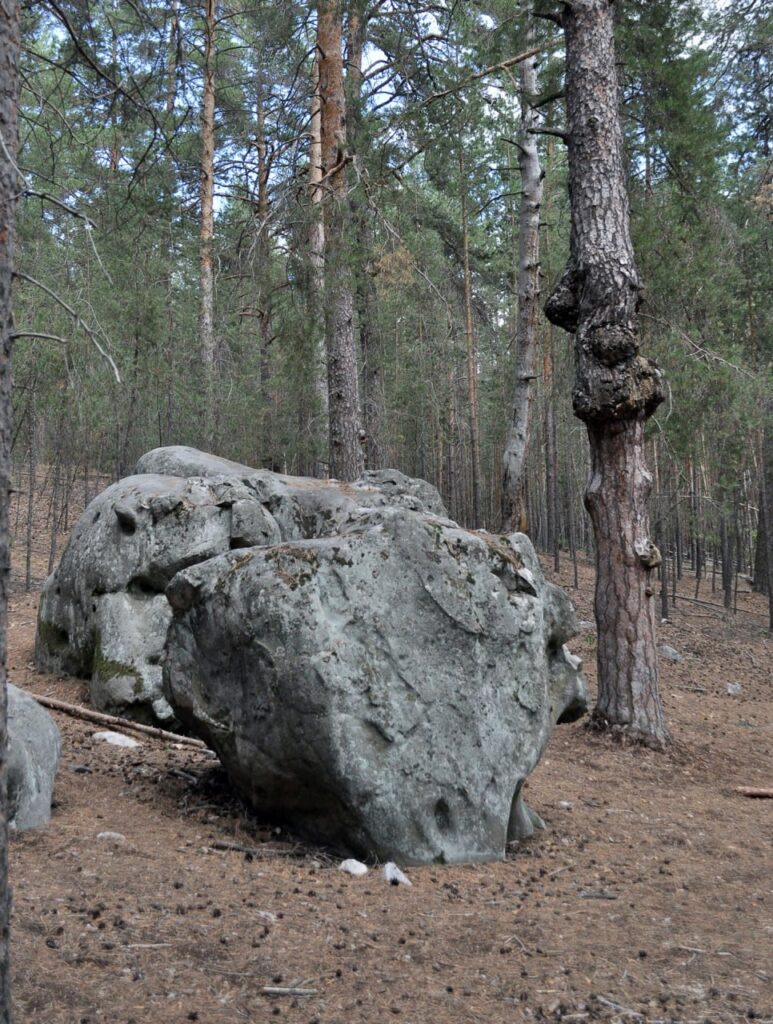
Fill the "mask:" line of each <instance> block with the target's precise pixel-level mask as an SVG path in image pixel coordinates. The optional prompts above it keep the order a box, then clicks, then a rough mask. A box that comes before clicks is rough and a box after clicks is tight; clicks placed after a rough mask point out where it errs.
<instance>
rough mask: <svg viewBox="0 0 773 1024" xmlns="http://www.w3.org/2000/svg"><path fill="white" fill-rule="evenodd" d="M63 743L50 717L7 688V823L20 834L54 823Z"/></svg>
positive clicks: (34, 704) (21, 693)
mask: <svg viewBox="0 0 773 1024" xmlns="http://www.w3.org/2000/svg"><path fill="white" fill-rule="evenodd" d="M61 746H62V741H61V738H60V736H59V730H58V729H57V727H56V725H54V720H53V719H52V718H51V715H49V713H48V712H47V711H46V709H45V708H42V707H41V706H40V704H38V702H37V701H36V700H33V698H32V697H30V696H29V695H28V694H26V693H24V692H23V691H22V690H19V689H18V688H17V687H16V686H14V685H13V684H12V683H9V684H8V754H7V757H8V823H9V825H10V827H11V828H14V829H19V830H20V831H23V830H26V829H31V828H40V827H41V826H42V825H47V824H48V822H49V821H50V820H51V797H52V796H53V792H54V781H55V779H56V771H57V768H58V766H59V753H60V751H61Z"/></svg>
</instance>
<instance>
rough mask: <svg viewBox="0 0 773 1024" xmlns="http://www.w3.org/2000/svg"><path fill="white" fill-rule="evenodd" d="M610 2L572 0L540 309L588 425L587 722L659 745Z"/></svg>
mask: <svg viewBox="0 0 773 1024" xmlns="http://www.w3.org/2000/svg"><path fill="white" fill-rule="evenodd" d="M613 6H614V5H613V3H612V2H611V0H572V3H571V4H565V5H564V9H563V14H562V22H563V27H564V33H565V36H566V95H567V112H568V143H569V191H570V199H571V207H572V221H571V236H570V257H569V265H568V267H567V269H566V271H565V272H564V275H563V277H562V278H561V280H560V281H559V283H558V285H557V286H556V288H555V289H554V291H553V293H552V294H551V296H550V298H549V299H548V302H547V305H546V307H545V311H546V313H547V315H548V317H549V318H550V319H551V320H552V321H553V323H555V324H557V325H558V326H560V327H563V328H564V329H565V330H568V331H570V332H571V333H573V334H575V336H576V337H575V359H576V375H575V386H574V392H573V403H574V411H575V415H577V416H578V417H579V418H580V419H582V420H584V421H585V423H586V425H587V429H588V439H589V443H590V452H591V474H590V480H589V483H588V487H587V491H586V495H585V503H586V507H587V508H588V511H589V513H590V517H591V521H592V523H593V530H594V536H595V540H596V606H595V607H596V622H597V626H598V637H599V644H598V685H599V693H598V702H597V705H596V708H595V710H594V714H593V720H594V722H595V723H596V724H597V725H599V726H603V727H612V728H613V729H615V730H619V731H622V732H624V733H625V734H627V735H628V736H630V737H631V738H632V739H635V740H639V741H642V742H645V743H648V744H651V745H653V746H662V745H663V744H664V743H665V742H666V741H667V740H668V738H669V737H668V730H667V728H666V725H665V719H664V715H663V708H662V703H661V700H660V694H659V690H658V670H657V657H656V647H655V616H654V611H653V587H652V583H651V572H652V569H653V568H655V566H656V565H657V564H658V563H659V560H660V555H659V552H658V551H657V548H656V547H655V545H654V544H653V543H652V541H651V540H650V531H649V515H648V509H647V498H648V495H649V490H650V486H651V477H650V474H649V473H648V471H647V468H646V466H645V463H644V452H643V440H644V424H645V421H646V419H647V418H648V417H649V416H650V415H651V414H652V413H653V412H654V410H655V408H656V407H657V405H658V404H659V402H661V401H662V398H663V390H662V382H661V374H660V372H659V370H658V369H657V367H656V366H655V364H654V363H652V362H651V361H650V360H648V359H646V358H644V357H643V356H642V355H640V353H639V325H638V315H637V310H638V306H639V302H640V286H639V278H638V273H637V270H636V265H635V262H634V254H633V247H632V244H631V237H630V228H629V207H628V197H627V194H626V175H625V169H624V164H623V139H622V130H621V126H620V118H619V113H618V81H617V73H616V68H615V54H614V29H613Z"/></svg>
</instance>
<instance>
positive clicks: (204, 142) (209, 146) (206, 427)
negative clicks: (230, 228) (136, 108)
mask: <svg viewBox="0 0 773 1024" xmlns="http://www.w3.org/2000/svg"><path fill="white" fill-rule="evenodd" d="M214 199H215V0H204V93H203V96H202V105H201V223H200V230H199V240H200V241H199V281H200V289H201V296H200V310H199V346H200V352H201V365H202V368H203V371H204V410H203V417H202V421H203V432H204V444H205V446H206V447H208V448H210V447H212V444H213V442H214V439H215V389H216V381H215V376H216V370H217V352H216V346H215V312H214V311H215V268H214V259H213V248H214V238H215V212H214Z"/></svg>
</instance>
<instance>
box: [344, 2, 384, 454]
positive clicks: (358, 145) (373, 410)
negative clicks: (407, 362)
mask: <svg viewBox="0 0 773 1024" xmlns="http://www.w3.org/2000/svg"><path fill="white" fill-rule="evenodd" d="M366 26H367V21H366V19H365V18H364V17H363V15H362V13H360V12H357V11H354V10H352V11H350V12H349V30H348V45H347V72H346V86H347V98H346V103H347V108H346V110H347V136H348V140H349V145H350V149H351V151H352V152H353V153H354V154H355V155H356V156H357V157H359V158H360V161H361V162H362V157H363V147H364V145H365V141H364V133H363V125H362V103H363V99H362V82H363V76H362V52H363V48H364V46H365V34H366ZM364 188H365V186H364V184H363V183H362V182H359V183H358V184H357V185H356V186H355V187H354V189H353V190H352V193H351V196H350V201H351V207H352V217H353V220H354V230H355V233H356V261H355V262H356V266H355V280H356V288H355V292H356V303H357V320H358V326H359V334H360V355H361V357H362V418H363V427H364V430H365V464H366V466H367V468H368V469H383V468H384V466H386V464H387V456H386V443H385V438H386V408H385V399H384V373H383V367H382V355H381V350H380V345H379V343H378V342H379V339H378V333H377V331H376V288H375V285H374V283H373V277H372V274H371V271H370V262H371V259H372V255H373V227H372V223H371V216H370V212H369V210H368V202H367V196H366V194H365V191H364Z"/></svg>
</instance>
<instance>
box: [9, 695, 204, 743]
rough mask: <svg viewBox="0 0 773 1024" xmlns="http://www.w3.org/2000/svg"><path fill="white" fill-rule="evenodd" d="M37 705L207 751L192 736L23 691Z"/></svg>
mask: <svg viewBox="0 0 773 1024" xmlns="http://www.w3.org/2000/svg"><path fill="white" fill-rule="evenodd" d="M24 693H26V694H28V695H29V696H30V697H32V698H33V700H36V701H37V702H38V704H42V705H43V707H44V708H51V710H52V711H62V712H63V713H64V714H65V715H72V717H73V718H82V719H83V720H84V721H85V722H94V723H95V724H97V725H115V726H118V727H119V728H121V729H133V730H134V732H141V733H142V734H143V735H144V736H153V737H154V738H155V739H157V740H167V741H168V742H172V743H180V744H182V746H184V747H195V748H196V749H197V750H207V749H208V747H207V745H206V743H204V742H203V741H202V740H197V739H195V738H194V737H193V736H180V735H179V734H178V733H176V732H168V731H167V730H166V729H159V728H158V727H157V726H155V725H142V724H141V723H140V722H132V721H130V720H129V719H128V718H118V717H117V716H116V715H106V714H103V712H101V711H92V710H91V708H84V707H81V706H80V705H79V704H68V703H67V702H66V701H63V700H57V699H56V698H55V697H41V696H38V694H36V693H30V691H29V690H25V691H24Z"/></svg>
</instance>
